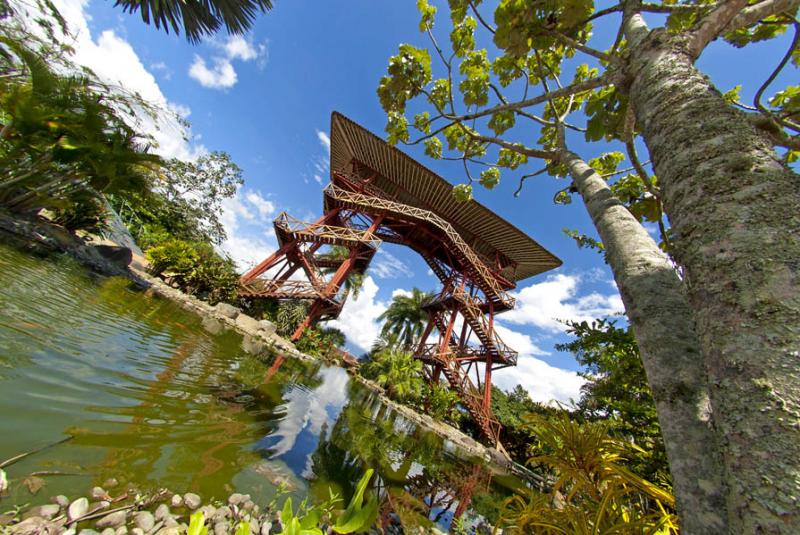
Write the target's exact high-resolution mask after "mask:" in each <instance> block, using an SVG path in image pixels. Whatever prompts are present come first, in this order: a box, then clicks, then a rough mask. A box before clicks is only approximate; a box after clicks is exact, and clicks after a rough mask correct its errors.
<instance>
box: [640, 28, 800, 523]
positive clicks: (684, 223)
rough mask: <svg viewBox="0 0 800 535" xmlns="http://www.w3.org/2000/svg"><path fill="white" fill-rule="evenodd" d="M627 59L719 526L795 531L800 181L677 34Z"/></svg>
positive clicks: (644, 43) (799, 468) (799, 500)
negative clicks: (699, 392)
mask: <svg viewBox="0 0 800 535" xmlns="http://www.w3.org/2000/svg"><path fill="white" fill-rule="evenodd" d="M631 54H632V55H631V58H630V67H631V70H630V75H631V76H630V80H631V85H630V88H629V96H630V103H631V105H632V106H633V107H634V110H635V113H636V118H637V123H638V125H639V128H640V129H641V133H642V136H643V137H644V140H645V142H646V144H647V146H648V148H649V150H650V156H651V159H652V161H653V165H654V168H655V172H656V175H657V176H658V181H659V184H660V186H661V188H662V196H663V200H664V206H665V211H666V213H667V215H668V216H669V219H670V223H671V225H672V229H673V232H674V237H673V247H674V251H675V253H674V256H675V259H676V261H677V262H678V263H679V264H680V265H681V266H683V268H684V270H685V283H686V287H687V293H688V297H689V303H690V305H691V308H692V310H693V312H694V318H695V321H696V325H697V332H698V334H699V337H700V344H701V348H702V352H703V355H704V358H705V362H706V369H707V371H708V379H709V385H710V390H709V393H710V397H711V404H712V407H713V414H714V423H715V426H716V427H717V429H718V438H719V439H720V440H721V447H722V452H723V455H724V471H725V483H726V487H727V490H726V492H727V498H726V506H727V515H728V525H729V529H730V531H731V532H734V533H800V194H799V193H798V189H799V188H800V178H798V175H797V174H795V173H793V172H792V171H791V170H789V169H788V168H787V167H786V166H784V165H783V164H782V163H781V161H780V160H779V159H778V157H777V155H776V154H775V152H774V150H773V147H772V146H771V144H770V143H769V141H768V139H767V138H766V137H765V136H763V135H761V134H760V133H759V132H758V131H757V130H756V129H755V128H754V126H753V125H752V124H751V123H750V122H749V121H748V120H747V118H746V117H745V115H744V114H743V113H741V112H739V111H737V110H736V109H734V108H733V107H731V106H729V105H728V104H727V103H726V102H725V101H724V100H723V99H722V97H721V95H720V93H719V92H718V91H717V90H716V89H715V88H714V87H713V86H712V85H711V83H710V82H709V80H708V79H706V78H705V77H704V76H703V75H702V74H701V73H700V72H699V71H698V70H697V69H696V68H695V67H694V65H693V55H692V53H691V52H690V48H689V46H688V39H687V38H686V37H683V36H674V35H669V34H667V33H666V32H664V31H662V30H654V31H653V32H650V33H649V34H648V35H647V36H646V37H645V38H644V39H642V40H641V41H640V42H638V43H637V46H635V47H633V48H632V51H631ZM637 335H638V333H637ZM665 434H666V433H665ZM670 461H672V458H671V459H670Z"/></svg>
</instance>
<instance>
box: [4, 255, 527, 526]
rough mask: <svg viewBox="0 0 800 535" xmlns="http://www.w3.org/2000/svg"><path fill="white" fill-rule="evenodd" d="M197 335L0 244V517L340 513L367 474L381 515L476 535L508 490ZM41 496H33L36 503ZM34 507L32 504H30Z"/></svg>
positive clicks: (334, 375)
mask: <svg viewBox="0 0 800 535" xmlns="http://www.w3.org/2000/svg"><path fill="white" fill-rule="evenodd" d="M249 345H250V344H248V341H247V340H244V339H243V338H242V336H240V335H238V334H236V333H235V332H231V331H226V330H225V329H223V328H222V326H221V325H220V324H218V323H216V322H214V321H212V320H201V319H200V318H199V317H197V316H195V315H193V314H190V313H188V312H186V311H184V310H182V309H181V308H180V307H179V306H177V305H175V304H174V303H172V302H168V301H165V300H159V299H155V298H150V297H147V296H145V295H143V294H142V293H141V292H139V291H137V290H136V289H134V288H133V287H132V286H131V284H130V282H129V281H128V280H127V279H122V278H106V277H99V276H96V275H93V274H90V273H87V271H86V270H85V269H84V268H82V267H81V266H79V265H77V264H76V263H75V262H74V261H72V260H71V259H69V258H66V257H62V256H53V257H47V258H39V257H35V256H33V255H30V254H28V253H23V252H20V251H18V250H16V249H14V248H11V247H8V246H6V245H2V244H0V462H2V461H3V460H5V459H8V458H11V457H13V456H15V455H18V454H20V453H23V452H26V451H31V450H34V449H37V448H41V447H43V446H48V445H52V444H55V443H57V442H58V441H60V440H62V439H64V438H65V437H71V438H69V440H67V441H65V442H62V443H59V444H55V445H52V446H51V447H48V448H46V449H43V450H42V451H39V452H37V453H35V454H33V455H30V456H28V457H26V458H24V459H23V460H21V461H19V462H16V463H14V464H13V465H11V466H9V467H8V468H7V469H6V470H7V472H8V477H9V479H10V487H9V490H8V493H7V494H6V495H5V496H4V497H3V498H2V499H0V510H6V509H8V508H9V507H11V506H12V505H15V504H24V503H31V504H36V503H44V502H46V501H47V500H48V499H49V497H50V496H53V495H56V494H66V495H67V496H73V497H74V496H77V495H85V494H86V492H87V491H88V489H90V488H91V487H92V486H94V485H102V484H103V482H104V481H106V480H107V479H108V478H115V479H117V480H118V481H119V482H120V485H125V484H129V483H130V484H134V485H135V486H136V487H137V488H139V489H142V490H147V489H156V488H160V487H166V488H169V489H171V490H173V491H175V492H188V491H193V492H196V493H198V494H200V495H201V496H202V498H203V499H204V500H207V499H210V498H212V497H217V498H223V497H225V496H227V495H228V494H230V493H231V492H241V493H248V494H250V495H251V496H252V497H253V499H254V500H258V501H260V502H264V501H266V500H269V499H271V498H272V497H273V496H274V495H275V492H276V489H277V488H278V486H282V487H285V488H287V489H288V491H289V492H290V493H291V494H293V495H294V496H296V497H297V498H300V499H302V498H303V497H306V496H309V497H311V499H314V500H323V499H325V498H327V497H328V492H329V489H331V490H333V491H334V492H336V493H338V494H339V495H341V496H343V497H344V499H345V500H347V499H349V496H350V495H351V494H352V492H353V489H354V487H355V484H356V483H357V481H358V480H359V479H360V477H361V476H362V474H363V473H364V471H365V470H366V469H367V468H370V467H371V468H375V469H376V471H377V473H378V475H379V476H380V477H379V478H375V479H374V480H373V490H374V491H376V492H378V493H379V495H380V497H381V501H382V503H383V511H384V512H386V513H388V511H389V510H390V509H391V510H392V511H394V513H395V514H396V515H398V516H399V517H401V518H404V519H406V520H413V521H414V522H417V523H423V524H424V523H426V522H435V523H438V524H439V527H440V528H442V529H448V528H449V527H450V524H451V522H452V519H453V515H456V514H457V515H461V514H462V513H463V515H464V520H465V521H466V523H467V524H468V525H469V524H476V523H478V522H479V521H480V520H481V519H482V518H487V519H489V520H491V519H493V518H494V517H495V516H496V514H497V513H496V507H497V505H498V504H499V503H500V502H501V501H502V500H503V498H504V497H506V496H508V495H509V494H510V490H509V489H510V488H512V487H513V486H516V485H518V484H519V482H518V481H516V480H514V479H512V478H510V477H508V476H504V475H499V474H497V473H493V472H492V470H491V469H490V468H489V467H487V466H484V465H483V463H482V462H481V461H479V460H475V459H464V458H461V457H459V456H458V454H457V452H456V451H454V449H453V448H452V447H451V446H450V444H449V443H448V442H446V441H443V440H442V439H441V438H439V437H437V436H436V435H434V434H432V433H430V432H427V431H425V430H423V429H421V428H419V427H417V426H415V425H414V424H413V423H411V422H409V421H407V420H405V419H404V418H403V417H402V416H400V415H398V414H396V413H394V412H393V411H391V410H390V409H387V407H386V406H384V405H383V404H381V403H380V402H379V400H378V399H377V397H376V396H375V394H374V393H372V392H371V391H370V390H368V389H366V388H365V387H363V386H362V385H360V384H359V383H357V382H355V381H352V380H351V379H350V377H349V375H348V374H347V373H346V372H345V370H343V369H341V368H338V367H331V366H325V365H322V364H309V363H303V362H299V361H295V360H291V359H287V360H286V361H285V362H284V363H283V365H281V366H280V367H279V368H277V370H276V369H275V368H274V367H271V364H272V362H273V361H274V359H275V355H272V354H268V353H264V352H261V353H257V352H254V350H253V348H252V347H249ZM42 485H44V486H43V487H42V488H38V489H37V487H40V486H42ZM33 491H35V492H33Z"/></svg>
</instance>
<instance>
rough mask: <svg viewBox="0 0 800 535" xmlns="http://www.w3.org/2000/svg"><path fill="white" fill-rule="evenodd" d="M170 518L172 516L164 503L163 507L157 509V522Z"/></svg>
mask: <svg viewBox="0 0 800 535" xmlns="http://www.w3.org/2000/svg"><path fill="white" fill-rule="evenodd" d="M168 516H170V515H169V507H168V506H167V504H165V503H162V504H161V505H159V506H158V507H156V514H155V517H156V520H164V519H165V518H167V517H168Z"/></svg>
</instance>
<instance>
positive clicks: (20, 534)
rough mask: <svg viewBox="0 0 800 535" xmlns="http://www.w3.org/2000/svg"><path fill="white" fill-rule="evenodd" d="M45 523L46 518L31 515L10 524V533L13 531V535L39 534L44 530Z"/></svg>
mask: <svg viewBox="0 0 800 535" xmlns="http://www.w3.org/2000/svg"><path fill="white" fill-rule="evenodd" d="M46 525H47V520H45V519H44V518H42V517H40V516H32V517H30V518H26V519H25V520H23V521H22V522H20V523H19V524H15V525H13V526H10V527H11V531H10V533H13V534H14V535H39V534H40V533H42V532H44V530H45V526H46Z"/></svg>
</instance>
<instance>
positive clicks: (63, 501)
mask: <svg viewBox="0 0 800 535" xmlns="http://www.w3.org/2000/svg"><path fill="white" fill-rule="evenodd" d="M50 501H51V502H53V503H55V504H58V506H59V507H62V508H65V507H67V506H69V498H67V497H66V496H64V495H63V494H59V495H58V496H53V498H52V499H51V500H50Z"/></svg>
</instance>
